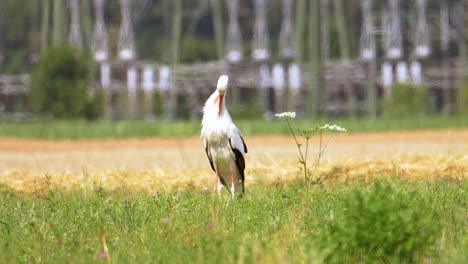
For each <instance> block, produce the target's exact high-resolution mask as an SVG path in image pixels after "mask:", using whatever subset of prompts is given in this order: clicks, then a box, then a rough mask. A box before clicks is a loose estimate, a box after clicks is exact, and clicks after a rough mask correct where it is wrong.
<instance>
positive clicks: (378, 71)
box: [0, 0, 468, 120]
mask: <svg viewBox="0 0 468 264" xmlns="http://www.w3.org/2000/svg"><path fill="white" fill-rule="evenodd" d="M62 46H69V47H71V48H73V52H74V53H76V54H80V55H83V54H84V56H83V57H84V58H87V57H89V58H90V59H89V60H87V63H88V65H89V67H88V68H89V78H85V79H86V80H85V81H86V84H87V88H86V94H85V96H86V97H88V98H92V100H88V101H87V104H86V105H84V106H83V108H86V109H93V111H91V112H92V114H89V113H90V110H86V109H84V110H82V112H83V113H88V115H86V114H85V115H84V116H85V117H92V118H100V117H105V118H107V119H111V120H116V119H148V120H156V119H169V120H175V119H194V118H199V117H200V115H201V109H202V107H203V103H204V101H205V99H206V98H207V97H208V96H209V94H211V93H212V91H213V90H214V86H215V84H216V81H217V78H218V76H219V75H220V74H224V73H227V74H229V76H230V80H231V87H232V89H230V95H229V98H228V100H229V104H230V105H231V108H230V109H231V112H233V113H234V114H236V115H238V116H241V117H264V118H272V117H273V114H274V113H275V112H282V111H296V112H298V114H299V116H302V117H317V116H340V117H341V116H346V117H361V116H362V117H369V118H376V117H378V116H381V115H384V114H385V113H386V112H388V111H387V110H388V109H387V110H386V109H385V107H387V108H389V107H392V108H395V107H402V108H405V107H407V105H405V104H411V102H408V101H405V100H403V102H393V103H389V102H391V101H392V98H393V100H394V101H395V100H398V101H399V100H400V99H401V98H403V99H407V97H413V96H414V97H416V96H421V95H420V94H424V95H425V96H427V100H425V101H424V103H423V105H424V109H425V110H424V111H429V112H436V113H444V114H456V113H460V112H463V111H466V109H467V108H468V99H467V98H468V1H466V0H443V1H442V0H408V1H399V0H346V1H345V0H248V1H239V0H193V1H192V0H191V1H187V0H119V1H106V0H41V1H26V0H0V118H1V119H23V118H34V117H35V116H36V115H38V114H46V115H49V114H50V113H54V111H68V110H67V107H66V106H64V107H61V108H60V107H56V108H55V110H50V109H47V108H44V107H42V108H37V107H34V105H35V103H34V101H35V100H40V99H37V97H38V96H37V94H38V93H37V92H36V93H30V92H29V91H30V90H31V89H30V87H32V86H34V85H35V82H36V81H35V80H37V78H39V77H38V76H41V77H40V78H47V77H50V78H52V80H51V81H52V82H53V81H54V79H53V77H54V72H55V71H54V70H51V71H52V73H50V72H48V74H46V75H47V76H46V77H44V76H43V75H44V74H42V75H41V74H40V72H41V69H38V68H40V67H44V66H41V65H53V64H52V63H48V62H43V63H42V64H41V63H40V62H41V60H44V59H45V57H47V56H44V54H46V53H47V52H48V51H50V52H52V53H53V52H54V49H55V48H57V47H62ZM55 52H59V51H55ZM56 55H57V56H50V57H52V58H54V57H56V58H59V57H60V55H59V54H56ZM76 59H77V58H76ZM64 61H65V62H64V63H65V65H66V64H67V62H66V61H67V60H64ZM68 63H70V61H68ZM57 65H60V62H57ZM46 72H47V71H46ZM60 72H61V73H60V74H64V75H65V76H62V77H63V78H64V79H67V74H69V73H67V70H65V68H63V67H62V71H60ZM41 80H42V79H41ZM37 83H39V82H37ZM41 83H42V82H41ZM44 83H45V85H46V84H47V82H44ZM73 85H74V84H70V87H72V86H73ZM63 86H67V82H66V81H65V82H63ZM402 87H403V88H402ZM404 89H406V90H405V91H406V92H404V93H403V95H402V96H401V94H402V93H400V90H401V91H403V90H404ZM64 90H66V89H65V88H64ZM419 91H424V93H420V92H419ZM49 93H51V92H50V91H49ZM57 93H60V92H57ZM45 96H47V95H45ZM64 96H66V95H64ZM75 96H76V95H75ZM398 96H401V97H398ZM58 98H60V97H58ZM398 103H399V104H401V105H398ZM58 108H60V110H57V109H58ZM101 108H102V109H101ZM408 109H410V110H409V111H419V110H418V109H413V108H408ZM427 109H430V110H427ZM464 109H465V110H464ZM52 115H54V114H52ZM65 116H67V115H65Z"/></svg>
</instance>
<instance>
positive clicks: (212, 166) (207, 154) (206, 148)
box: [205, 141, 216, 172]
mask: <svg viewBox="0 0 468 264" xmlns="http://www.w3.org/2000/svg"><path fill="white" fill-rule="evenodd" d="M205 152H206V156H207V157H208V160H209V161H210V165H211V169H213V171H214V172H216V170H215V167H214V164H213V159H212V158H211V154H210V151H209V150H208V142H206V141H205Z"/></svg>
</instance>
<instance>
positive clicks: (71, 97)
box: [29, 46, 103, 118]
mask: <svg viewBox="0 0 468 264" xmlns="http://www.w3.org/2000/svg"><path fill="white" fill-rule="evenodd" d="M90 65H91V59H90V58H89V56H86V55H85V54H83V53H82V52H79V51H78V50H74V49H72V48H70V47H67V46H60V47H54V48H50V49H48V50H47V51H45V52H44V53H43V55H42V56H41V59H40V60H39V62H38V63H37V64H36V65H35V67H34V69H33V71H32V75H31V85H30V86H31V89H30V90H29V101H30V106H31V108H32V110H33V111H34V112H36V113H38V114H40V115H42V116H52V117H54V118H97V117H99V116H100V115H101V114H102V110H101V109H100V107H102V105H103V104H102V96H100V95H99V94H94V95H93V96H88V87H89V84H90V81H91V74H90V73H91V71H90ZM100 98H101V99H100Z"/></svg>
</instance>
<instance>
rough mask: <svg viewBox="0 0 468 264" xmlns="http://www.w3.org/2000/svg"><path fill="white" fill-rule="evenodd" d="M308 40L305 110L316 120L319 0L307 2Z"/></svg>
mask: <svg viewBox="0 0 468 264" xmlns="http://www.w3.org/2000/svg"><path fill="white" fill-rule="evenodd" d="M308 18H309V21H308V22H309V23H308V30H309V32H308V33H309V38H308V41H307V44H308V50H309V52H308V53H309V65H310V66H309V67H310V69H309V72H310V75H311V78H310V81H309V91H308V93H307V101H306V103H305V110H306V113H307V115H308V116H310V117H312V118H316V117H317V116H318V112H319V109H320V105H319V97H320V92H319V89H320V82H321V75H322V74H321V68H322V67H321V63H320V44H319V43H320V0H309V15H308Z"/></svg>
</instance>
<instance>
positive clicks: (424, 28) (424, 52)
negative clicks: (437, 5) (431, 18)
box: [414, 0, 431, 59]
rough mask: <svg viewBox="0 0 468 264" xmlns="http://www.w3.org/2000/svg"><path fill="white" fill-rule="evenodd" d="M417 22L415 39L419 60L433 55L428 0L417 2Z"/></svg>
mask: <svg viewBox="0 0 468 264" xmlns="http://www.w3.org/2000/svg"><path fill="white" fill-rule="evenodd" d="M416 10H417V22H416V30H415V37H414V45H415V54H416V57H417V58H420V59H423V58H427V57H428V56H429V55H430V54H431V47H430V40H429V27H428V25H427V19H426V0H417V1H416Z"/></svg>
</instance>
